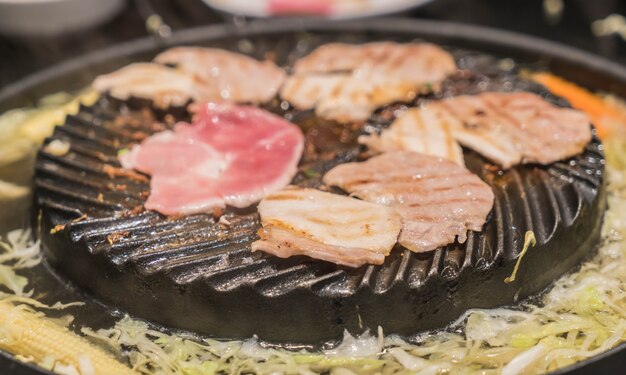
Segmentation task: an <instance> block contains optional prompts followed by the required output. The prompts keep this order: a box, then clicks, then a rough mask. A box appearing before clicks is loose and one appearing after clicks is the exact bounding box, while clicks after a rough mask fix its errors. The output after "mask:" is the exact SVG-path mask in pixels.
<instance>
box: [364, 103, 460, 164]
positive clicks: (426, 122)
mask: <svg viewBox="0 0 626 375" xmlns="http://www.w3.org/2000/svg"><path fill="white" fill-rule="evenodd" d="M454 129H455V128H454V125H453V124H452V123H450V122H449V121H447V120H446V119H445V118H442V117H441V113H440V112H439V111H436V110H433V109H431V107H430V106H425V107H422V108H411V109H409V110H408V111H407V112H405V113H404V114H403V115H401V116H400V117H398V118H397V119H396V120H395V121H394V122H393V123H392V124H391V126H390V127H389V128H388V129H385V130H383V131H382V132H381V133H380V134H370V135H366V136H361V137H359V143H362V144H364V145H366V146H367V147H368V149H369V151H370V153H382V152H385V151H393V150H405V151H413V152H418V153H422V154H426V155H432V156H439V157H442V158H446V159H448V160H452V161H453V162H455V163H457V164H459V165H465V161H464V159H463V150H462V149H461V146H460V145H459V143H458V142H457V140H456V138H455V137H454Z"/></svg>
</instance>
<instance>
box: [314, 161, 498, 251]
mask: <svg viewBox="0 0 626 375" xmlns="http://www.w3.org/2000/svg"><path fill="white" fill-rule="evenodd" d="M324 182H325V183H326V184H328V185H334V186H339V187H340V188H342V189H343V190H345V191H347V192H349V193H350V194H351V195H353V196H356V197H359V198H361V199H364V200H366V201H368V202H372V203H377V204H380V205H384V206H388V207H393V208H394V209H395V210H396V211H397V212H398V213H399V214H400V215H401V216H402V221H403V227H402V232H401V233H400V238H399V242H400V244H401V245H402V246H404V247H406V248H407V249H409V250H411V251H414V252H425V251H430V250H435V249H436V248H438V247H441V246H444V245H447V244H449V243H452V242H454V240H455V238H458V241H459V242H464V241H465V239H466V235H467V230H473V231H480V230H481V229H482V226H483V224H484V223H485V221H486V219H487V215H488V214H489V212H490V211H491V207H492V206H493V199H494V196H493V192H492V190H491V188H490V187H489V186H488V185H487V184H486V183H484V182H483V181H482V180H481V179H480V178H478V177H477V176H476V175H474V174H472V173H471V172H470V171H468V170H467V169H465V167H462V166H459V165H458V164H456V163H453V162H451V161H449V160H447V159H443V158H439V157H435V156H429V155H424V154H418V153H414V152H406V151H405V152H402V151H398V152H387V153H383V154H381V155H379V156H375V157H373V158H371V159H369V160H367V161H365V162H362V163H347V164H342V165H339V166H337V167H335V168H333V169H331V170H330V171H329V172H328V173H327V174H326V175H325V176H324Z"/></svg>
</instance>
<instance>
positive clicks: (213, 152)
mask: <svg viewBox="0 0 626 375" xmlns="http://www.w3.org/2000/svg"><path fill="white" fill-rule="evenodd" d="M303 144H304V137H303V135H302V132H301V131H300V129H299V128H298V127H297V126H296V125H294V124H292V123H290V122H288V121H286V120H284V119H282V118H280V117H278V116H275V115H273V114H271V113H269V112H267V111H264V110H262V109H259V108H255V107H249V106H239V105H233V104H224V103H208V104H202V105H198V106H196V115H195V117H194V121H193V124H186V123H179V124H177V125H176V127H175V129H174V130H173V131H169V130H168V131H164V132H161V133H157V134H155V135H153V136H151V137H149V138H147V139H145V140H144V141H143V142H142V143H141V144H139V145H135V146H133V148H132V149H131V150H130V151H129V152H127V153H126V154H124V155H122V156H121V157H120V161H121V163H122V166H123V167H124V168H128V169H136V170H138V171H141V172H144V173H147V174H149V175H151V176H152V179H151V181H150V196H149V198H148V200H147V201H146V204H145V207H146V208H147V209H150V210H155V211H159V212H161V213H163V214H166V215H177V214H183V215H189V214H194V213H200V212H211V211H212V210H214V209H216V208H223V207H225V206H226V205H230V206H234V207H240V208H241V207H246V206H249V205H251V204H253V203H255V202H258V201H259V200H261V199H262V198H263V197H264V196H266V195H267V194H269V193H272V192H274V191H278V190H280V189H281V188H283V187H285V186H287V185H288V184H289V183H290V182H291V179H292V178H293V176H294V175H295V174H296V171H297V165H298V161H299V160H300V156H301V154H302V148H303Z"/></svg>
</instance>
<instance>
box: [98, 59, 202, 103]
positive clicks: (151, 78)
mask: <svg viewBox="0 0 626 375" xmlns="http://www.w3.org/2000/svg"><path fill="white" fill-rule="evenodd" d="M92 87H93V88H94V89H95V90H97V91H100V92H108V93H109V94H110V95H111V96H113V97H115V98H117V99H120V100H127V99H129V98H130V97H136V98H142V99H151V100H152V101H153V103H154V105H155V106H156V107H159V108H167V107H170V106H176V107H182V106H184V105H185V104H187V102H189V101H190V100H191V99H192V98H193V97H194V96H195V92H196V82H195V81H194V79H193V77H191V76H189V75H188V74H185V73H183V72H181V71H180V70H177V69H172V68H169V67H166V66H163V65H158V64H153V63H135V64H130V65H127V66H125V67H123V68H121V69H119V70H116V71H115V72H113V73H109V74H105V75H101V76H98V77H97V78H96V79H95V80H94V81H93V84H92Z"/></svg>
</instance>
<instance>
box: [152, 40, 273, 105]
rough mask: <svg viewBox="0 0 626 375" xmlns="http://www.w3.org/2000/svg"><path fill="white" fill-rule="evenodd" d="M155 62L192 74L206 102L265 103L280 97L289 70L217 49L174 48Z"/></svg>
mask: <svg viewBox="0 0 626 375" xmlns="http://www.w3.org/2000/svg"><path fill="white" fill-rule="evenodd" d="M154 61H156V62H157V63H160V64H168V65H175V66H176V67H177V68H178V69H181V70H182V71H183V72H185V73H187V74H190V75H192V76H193V77H194V79H195V80H196V81H197V82H198V90H199V93H198V97H199V99H200V100H204V101H215V100H230V101H234V102H238V103H264V102H267V101H269V100H270V99H272V98H273V97H274V96H276V93H277V92H278V89H279V88H280V86H282V84H283V81H284V80H285V71H284V70H283V69H281V68H279V67H278V66H276V64H274V63H273V62H271V61H258V60H256V59H253V58H252V57H249V56H246V55H242V54H239V53H234V52H229V51H225V50H221V49H217V48H200V47H176V48H171V49H169V50H167V51H165V52H162V53H161V54H159V55H158V56H157V57H156V58H155V59H154Z"/></svg>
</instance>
